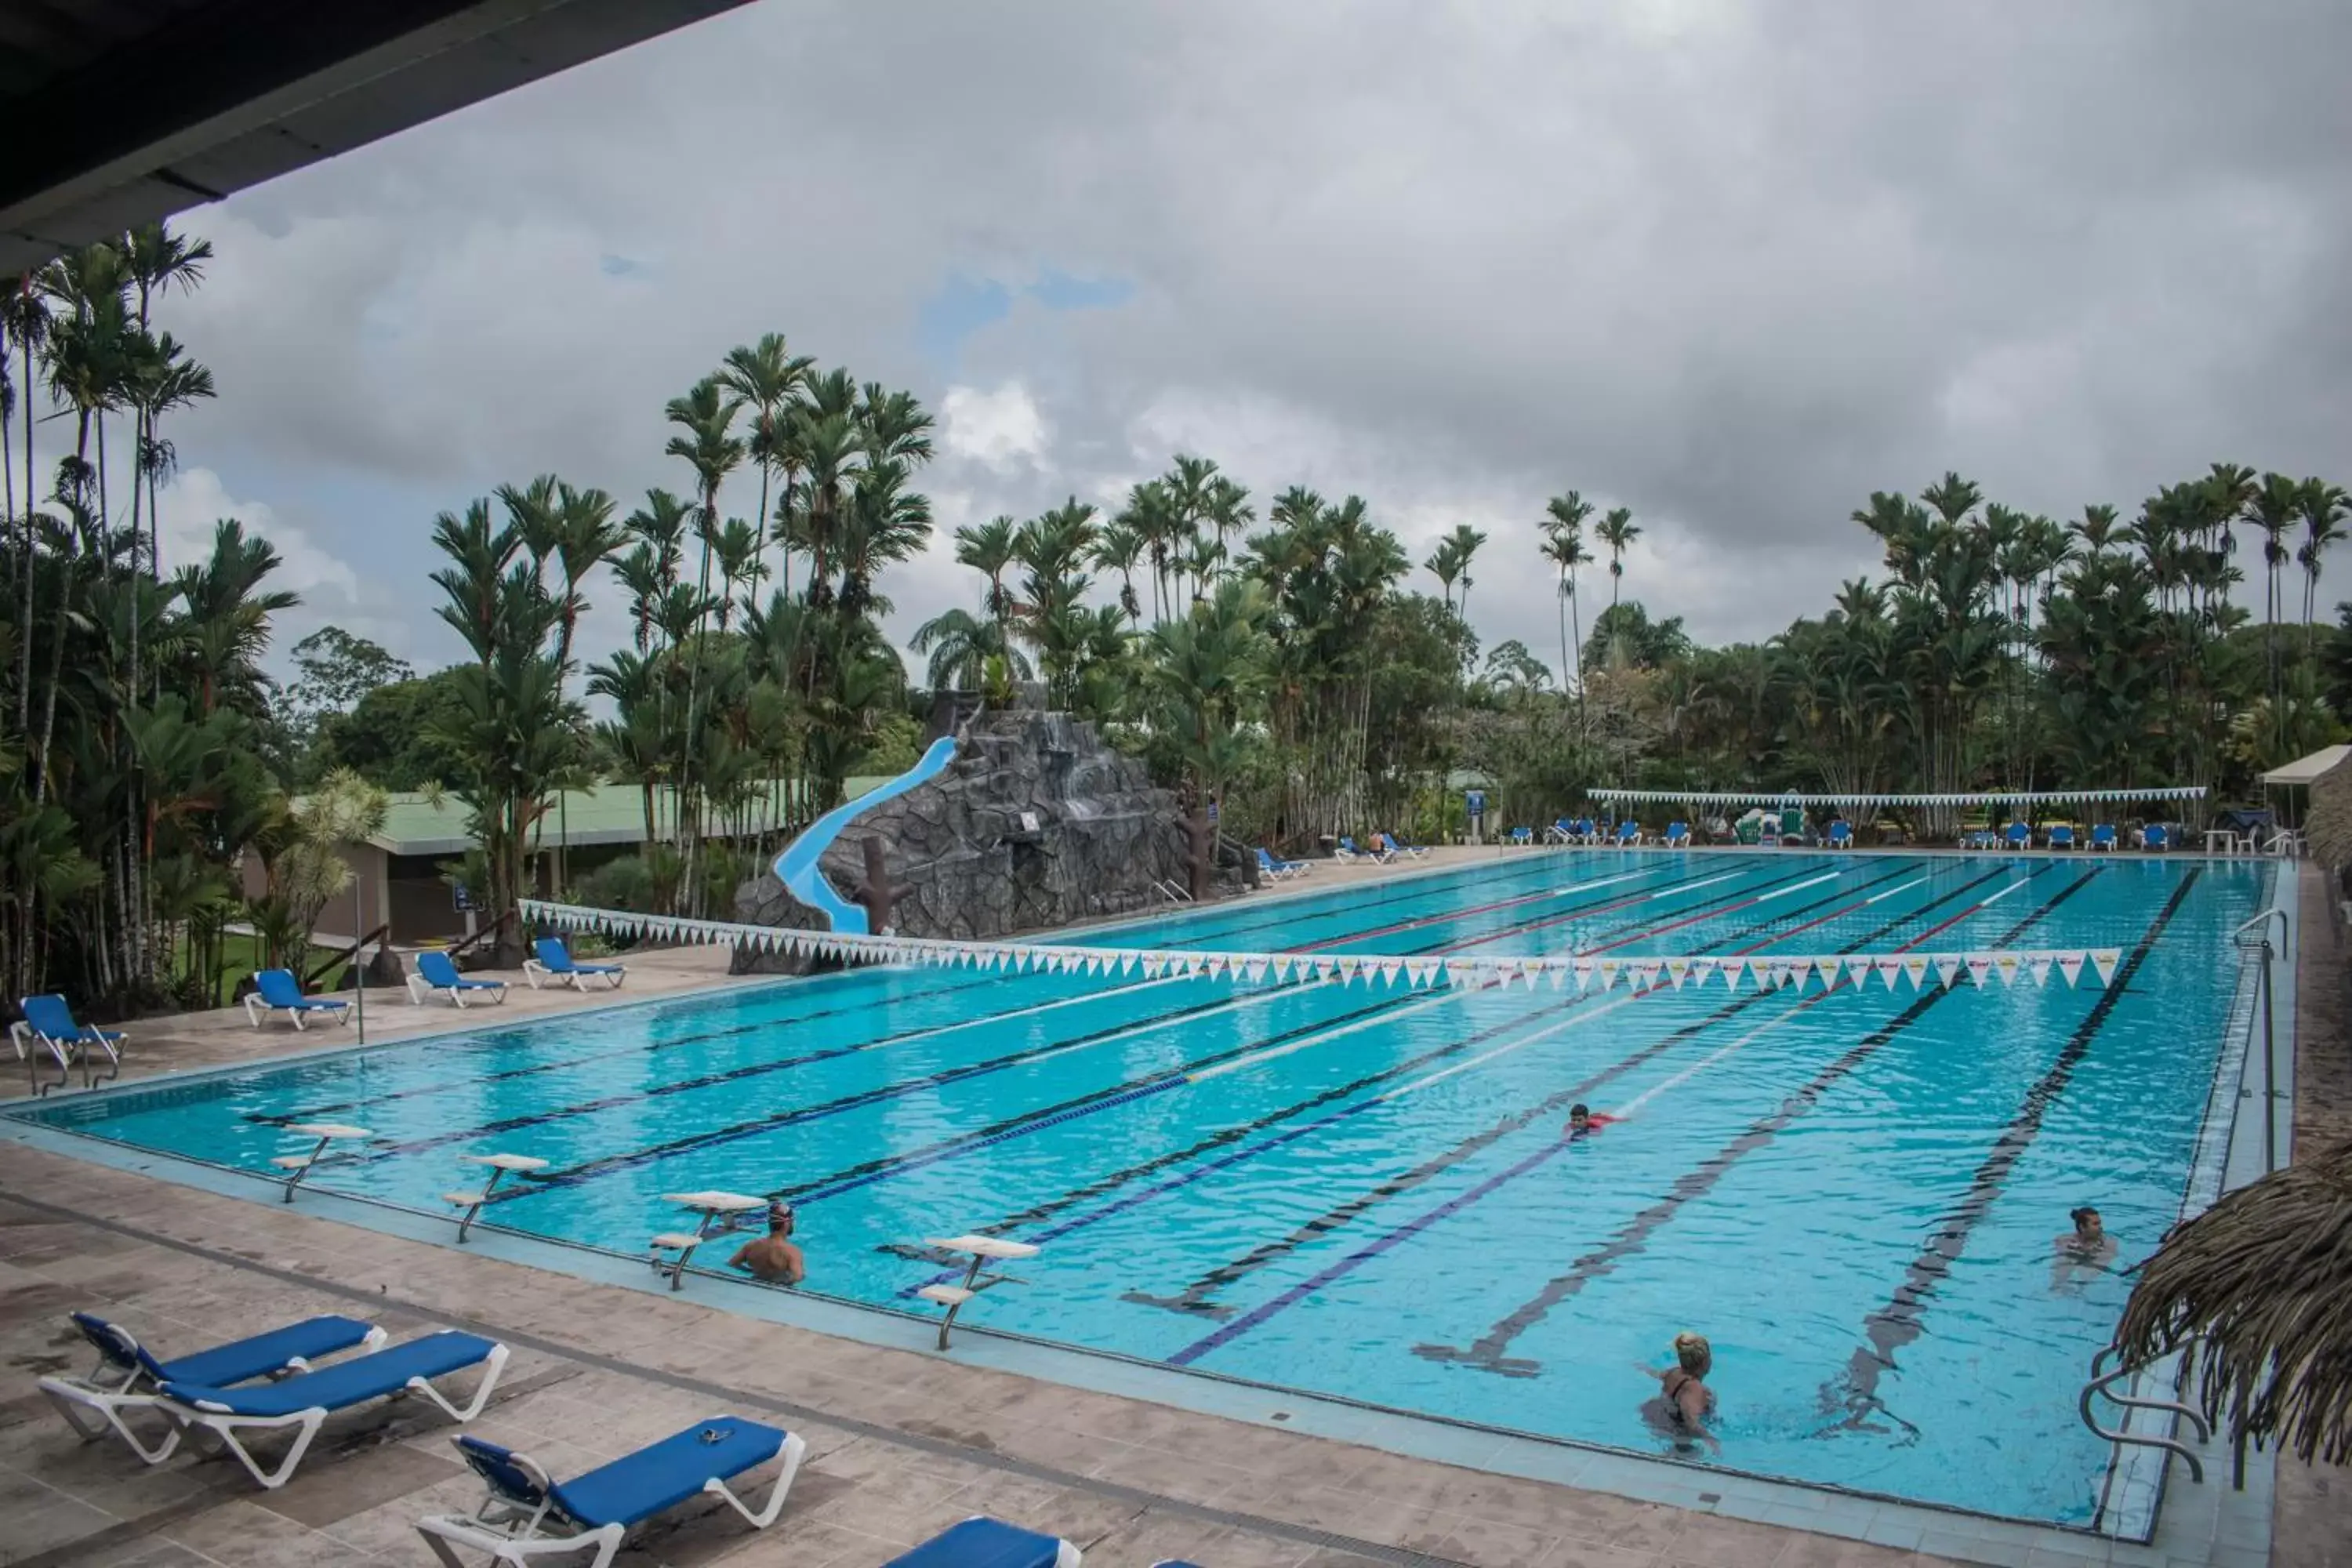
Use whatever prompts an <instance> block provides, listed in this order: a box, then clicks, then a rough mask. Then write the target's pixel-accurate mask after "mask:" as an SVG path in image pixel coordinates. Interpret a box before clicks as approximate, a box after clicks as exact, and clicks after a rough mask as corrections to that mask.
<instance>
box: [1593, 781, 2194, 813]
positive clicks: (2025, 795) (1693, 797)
mask: <svg viewBox="0 0 2352 1568" xmlns="http://www.w3.org/2000/svg"><path fill="white" fill-rule="evenodd" d="M1589 793H1590V794H1591V796H1592V798H1593V799H1595V800H1598V801H1605V802H1610V803H1612V804H1616V803H1623V804H1631V805H1848V806H1855V807H1865V806H1874V805H1942V806H1968V805H2016V806H2031V805H2107V804H2114V805H2126V804H2130V803H2134V802H2156V801H2167V800H2202V799H2204V798H2205V786H2204V785H2203V784H2186V785H2179V786H2177V787H2173V788H2167V789H1997V790H1969V791H1966V792H1963V793H1960V794H1957V795H1879V794H1875V793H1872V792H1867V791H1855V792H1854V793H1853V794H1851V795H1834V794H1825V793H1823V792H1822V791H1819V790H1811V791H1808V790H1782V791H1780V792H1777V793H1775V792H1773V791H1769V790H1672V789H1596V790H1592V791H1591V792H1589Z"/></svg>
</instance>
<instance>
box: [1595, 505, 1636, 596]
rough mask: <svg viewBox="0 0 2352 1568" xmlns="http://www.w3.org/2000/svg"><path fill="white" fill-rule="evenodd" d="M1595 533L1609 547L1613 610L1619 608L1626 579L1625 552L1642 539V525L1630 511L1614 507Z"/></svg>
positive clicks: (1598, 525)
mask: <svg viewBox="0 0 2352 1568" xmlns="http://www.w3.org/2000/svg"><path fill="white" fill-rule="evenodd" d="M1593 531H1594V532H1595V533H1597V534H1599V535H1600V536H1601V543H1603V544H1605V545H1607V546H1608V547H1609V607H1610V608H1611V609H1612V610H1613V609H1615V608H1616V607H1617V590H1618V586H1619V584H1621V583H1622V582H1623V581H1624V577H1625V550H1626V547H1627V546H1628V545H1630V544H1632V543H1633V541H1635V540H1636V539H1639V538H1640V537H1642V529H1641V525H1640V524H1638V523H1636V522H1635V521H1633V512H1632V510H1630V509H1628V508H1625V507H1622V506H1620V507H1612V508H1610V509H1609V515H1608V516H1606V517H1604V518H1602V519H1601V521H1600V522H1599V523H1598V524H1596V525H1595V526H1594V528H1593Z"/></svg>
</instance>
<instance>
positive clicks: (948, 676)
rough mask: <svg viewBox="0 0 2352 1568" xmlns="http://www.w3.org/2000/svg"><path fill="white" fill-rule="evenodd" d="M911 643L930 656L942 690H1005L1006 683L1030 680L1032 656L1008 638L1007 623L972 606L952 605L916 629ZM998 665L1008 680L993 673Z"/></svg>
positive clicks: (934, 683) (935, 685)
mask: <svg viewBox="0 0 2352 1568" xmlns="http://www.w3.org/2000/svg"><path fill="white" fill-rule="evenodd" d="M907 646H908V647H910V648H912V649H914V651H915V652H917V653H919V654H929V656H930V661H931V662H930V668H929V672H928V675H927V679H929V681H930V684H931V688H932V689H933V690H936V691H946V690H961V691H980V692H987V693H992V694H995V695H1002V692H1001V689H1000V688H1001V687H1002V686H1003V685H1004V684H1005V683H1006V682H1008V681H1011V680H1027V679H1030V675H1031V669H1030V665H1029V659H1028V656H1026V655H1025V654H1024V653H1023V652H1022V651H1021V650H1020V649H1019V648H1018V647H1014V646H1013V645H1012V644H1011V643H1008V642H1007V641H1006V640H1005V637H1004V624H1003V622H1002V621H999V620H996V619H994V618H993V617H985V618H984V617H982V616H974V615H973V614H972V613H971V611H969V610H963V609H953V610H946V611H942V612H941V613H940V614H939V615H936V616H932V617H931V618H930V619H929V620H928V621H925V622H924V623H923V624H922V625H921V626H917V627H916V628H915V635H914V636H913V637H911V638H909V639H908V643H907ZM992 667H1001V668H1002V669H1003V677H1004V679H1002V680H1000V679H994V678H992Z"/></svg>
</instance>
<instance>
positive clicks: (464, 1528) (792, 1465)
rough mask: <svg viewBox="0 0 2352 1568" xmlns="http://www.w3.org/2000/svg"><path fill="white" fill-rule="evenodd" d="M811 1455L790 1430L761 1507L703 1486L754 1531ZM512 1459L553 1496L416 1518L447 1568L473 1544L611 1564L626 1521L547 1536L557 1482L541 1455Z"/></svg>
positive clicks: (719, 1485)
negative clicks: (531, 1503) (528, 1504)
mask: <svg viewBox="0 0 2352 1568" xmlns="http://www.w3.org/2000/svg"><path fill="white" fill-rule="evenodd" d="M807 1456H808V1439H807V1438H805V1437H803V1436H801V1435H800V1434H799V1433H797V1432H787V1433H786V1434H784V1446H783V1447H782V1448H781V1449H779V1450H777V1458H781V1459H782V1461H783V1468H782V1469H780V1470H778V1471H777V1472H776V1484H775V1485H774V1486H773V1487H772V1488H770V1489H769V1490H768V1496H767V1500H766V1501H764V1502H762V1503H761V1504H760V1505H759V1506H758V1507H757V1508H754V1507H752V1506H751V1504H750V1503H748V1502H746V1501H744V1500H743V1499H742V1498H740V1497H739V1496H738V1495H736V1491H735V1489H734V1488H733V1487H731V1486H730V1485H728V1484H727V1483H726V1482H725V1481H723V1480H720V1479H719V1478H718V1477H716V1476H713V1477H711V1478H710V1479H709V1480H707V1481H705V1482H703V1483H702V1489H703V1491H704V1492H705V1493H707V1494H708V1495H709V1496H712V1497H715V1498H718V1499H719V1500H720V1501H722V1502H724V1503H725V1504H726V1505H727V1506H728V1507H730V1508H731V1509H733V1510H735V1511H736V1512H737V1513H740V1514H741V1515H742V1516H743V1517H744V1518H745V1519H747V1520H749V1521H751V1528H752V1529H754V1530H765V1529H767V1528H768V1526H770V1525H772V1524H773V1523H775V1522H776V1518H777V1516H778V1515H780V1514H782V1512H783V1511H784V1498H785V1495H786V1494H787V1493H789V1492H790V1491H791V1490H792V1489H793V1477H794V1476H796V1475H798V1474H800V1468H801V1461H802V1460H803V1458H807ZM507 1462H508V1463H509V1464H510V1465H513V1466H514V1467H515V1468H517V1469H519V1470H521V1471H522V1472H523V1473H524V1474H526V1475H528V1476H529V1477H530V1479H531V1481H532V1484H533V1485H535V1486H537V1487H538V1488H539V1489H540V1490H541V1492H542V1493H544V1494H546V1496H547V1500H546V1501H545V1502H542V1503H541V1504H540V1505H539V1506H538V1507H537V1508H525V1507H523V1506H522V1505H521V1504H520V1503H515V1502H509V1501H508V1500H506V1499H504V1498H502V1497H500V1496H499V1494H498V1493H496V1492H495V1491H494V1492H492V1493H491V1494H490V1495H489V1497H488V1499H486V1500H484V1501H483V1503H482V1506H481V1507H480V1508H478V1509H476V1510H474V1512H473V1514H472V1515H471V1516H470V1517H468V1518H465V1519H453V1518H451V1517H450V1516H448V1515H446V1514H436V1515H433V1516H431V1517H429V1518H426V1519H420V1520H418V1521H416V1533H417V1534H419V1535H421V1536H423V1537H424V1538H425V1545H426V1546H428V1547H430V1548H431V1549H432V1551H433V1555H434V1556H436V1557H437V1558H439V1559H440V1560H441V1561H442V1563H445V1564H446V1568H466V1564H465V1563H464V1561H463V1560H462V1559H460V1558H459V1557H458V1555H457V1552H456V1551H455V1550H454V1548H455V1547H457V1546H465V1547H470V1548H472V1549H473V1550H474V1551H477V1552H488V1553H489V1554H490V1562H491V1563H493V1564H497V1563H511V1564H514V1565H515V1568H526V1565H527V1564H529V1563H531V1562H532V1561H533V1560H534V1559H537V1558H541V1557H560V1556H562V1555H564V1554H565V1553H567V1552H585V1551H587V1550H589V1549H590V1548H591V1547H593V1548H594V1549H595V1552H596V1555H595V1556H593V1557H592V1558H590V1559H589V1560H588V1568H609V1564H610V1563H612V1561H613V1558H614V1555H615V1554H616V1553H618V1552H620V1550H621V1542H622V1540H623V1539H624V1538H625V1536H627V1534H628V1533H629V1527H628V1526H627V1525H625V1524H603V1525H598V1526H597V1527H596V1528H595V1529H593V1530H583V1531H580V1532H579V1533H578V1534H575V1535H541V1534H540V1533H539V1528H540V1526H541V1524H542V1523H544V1522H545V1521H546V1520H547V1516H548V1515H549V1514H551V1513H553V1512H555V1511H556V1505H555V1498H554V1491H555V1483H554V1481H553V1480H552V1479H551V1478H550V1477H549V1475H548V1473H547V1471H546V1470H545V1468H542V1467H541V1464H540V1462H539V1461H538V1460H537V1459H534V1458H531V1457H530V1455H529V1454H525V1453H521V1452H520V1451H517V1450H515V1449H509V1450H508V1451H507Z"/></svg>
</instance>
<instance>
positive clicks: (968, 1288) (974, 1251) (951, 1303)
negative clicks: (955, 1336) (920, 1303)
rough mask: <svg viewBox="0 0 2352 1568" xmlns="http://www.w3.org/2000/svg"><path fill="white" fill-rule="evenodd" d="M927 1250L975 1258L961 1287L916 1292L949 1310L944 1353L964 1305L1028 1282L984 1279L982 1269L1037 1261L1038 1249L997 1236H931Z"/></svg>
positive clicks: (943, 1326) (942, 1332)
mask: <svg viewBox="0 0 2352 1568" xmlns="http://www.w3.org/2000/svg"><path fill="white" fill-rule="evenodd" d="M923 1245H924V1246H925V1247H937V1248H938V1249H939V1250H940V1251H941V1252H961V1253H964V1254H966V1255H968V1256H969V1257H970V1258H971V1268H969V1269H967V1270H966V1271H965V1273H964V1277H963V1283H962V1284H961V1285H926V1286H924V1287H923V1288H922V1289H919V1290H918V1291H916V1292H915V1294H916V1295H918V1296H920V1297H921V1298H922V1299H923V1300H926V1301H936V1302H938V1303H939V1304H940V1306H942V1307H945V1308H946V1309H947V1316H945V1317H943V1318H941V1319H940V1349H941V1350H945V1349H947V1348H948V1331H949V1330H950V1329H952V1328H954V1327H955V1320H956V1314H957V1313H958V1312H961V1311H962V1310H963V1309H964V1304H965V1303H966V1302H968V1301H970V1300H971V1299H972V1298H973V1297H975V1296H977V1295H979V1294H980V1293H981V1292H982V1290H985V1289H988V1288H989V1287H990V1286H992V1285H1006V1284H1011V1285H1019V1284H1022V1283H1024V1281H1023V1280H1020V1279H1014V1278H1013V1276H1012V1275H1010V1274H991V1275H989V1276H987V1277H986V1278H985V1279H983V1278H982V1276H981V1272H980V1271H981V1269H982V1268H985V1267H986V1266H987V1265H988V1264H990V1263H1007V1262H1011V1261H1013V1259H1016V1258H1034V1257H1036V1256H1037V1249H1036V1248H1035V1247H1033V1246H1031V1245H1030V1244H1029V1243H1027V1242H1025V1241H1006V1240H1005V1239H1003V1237H995V1236H950V1237H935V1236H927V1237H924V1238H923Z"/></svg>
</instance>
